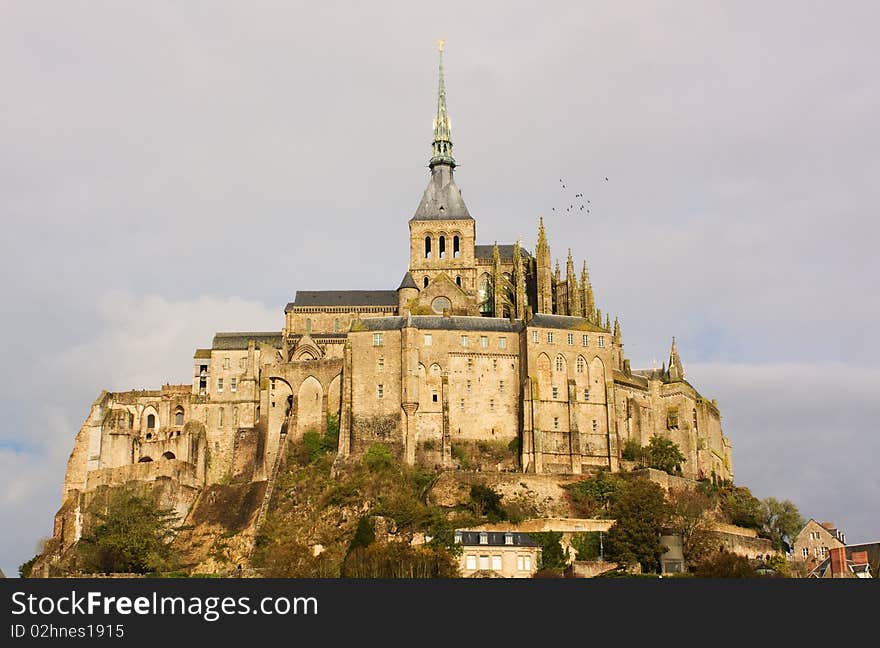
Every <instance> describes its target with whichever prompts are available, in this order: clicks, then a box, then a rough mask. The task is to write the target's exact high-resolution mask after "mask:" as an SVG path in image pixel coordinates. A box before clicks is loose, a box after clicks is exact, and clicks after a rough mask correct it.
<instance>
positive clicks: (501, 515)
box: [471, 484, 507, 522]
mask: <svg viewBox="0 0 880 648" xmlns="http://www.w3.org/2000/svg"><path fill="white" fill-rule="evenodd" d="M471 508H472V509H473V511H474V513H476V514H477V515H485V516H486V517H488V518H489V521H490V522H497V521H499V520H506V519H507V513H506V512H505V510H504V508H503V507H502V506H501V495H499V494H498V493H497V492H495V489H493V488H492V487H490V486H485V485H483V484H473V485H472V486H471Z"/></svg>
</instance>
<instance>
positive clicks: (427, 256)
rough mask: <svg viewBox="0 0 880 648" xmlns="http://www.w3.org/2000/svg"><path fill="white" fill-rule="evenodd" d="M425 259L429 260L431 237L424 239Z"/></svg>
mask: <svg viewBox="0 0 880 648" xmlns="http://www.w3.org/2000/svg"><path fill="white" fill-rule="evenodd" d="M425 258H426V259H430V258H431V237H430V236H426V237H425Z"/></svg>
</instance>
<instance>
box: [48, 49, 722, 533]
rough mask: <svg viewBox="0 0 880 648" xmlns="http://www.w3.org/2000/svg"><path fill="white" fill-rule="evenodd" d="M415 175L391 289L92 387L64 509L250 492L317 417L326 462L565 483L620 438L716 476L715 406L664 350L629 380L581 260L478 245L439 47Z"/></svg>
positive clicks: (607, 459)
mask: <svg viewBox="0 0 880 648" xmlns="http://www.w3.org/2000/svg"><path fill="white" fill-rule="evenodd" d="M428 166H429V167H430V179H429V181H428V186H427V187H426V188H425V190H424V194H423V195H422V198H421V201H420V202H419V204H418V207H417V208H416V210H415V213H414V214H413V215H412V217H411V218H410V219H409V231H410V239H409V240H410V250H409V267H408V268H406V269H405V270H404V269H402V270H403V271H402V272H401V275H402V280H401V281H400V284H399V286H398V287H397V289H396V290H395V289H389V290H373V291H362V290H340V291H311V290H300V291H297V293H296V296H295V298H294V300H293V301H292V302H291V303H289V304H287V306H286V307H285V309H284V320H283V327H282V328H281V329H280V330H278V331H271V332H235V333H217V334H216V335H215V336H214V339H213V343H212V344H211V347H210V348H205V349H197V350H196V352H195V355H194V361H193V373H192V376H193V380H192V384H191V385H166V386H165V387H162V388H161V389H158V390H155V391H132V392H120V393H108V392H103V393H102V394H101V396H100V397H99V398H98V400H96V401H95V403H94V404H93V405H92V408H91V412H90V415H89V417H88V419H87V420H86V422H85V424H84V425H83V427H82V429H81V430H80V432H79V434H78V435H77V438H76V442H75V446H74V450H73V453H72V454H71V457H70V460H69V465H68V472H67V477H66V480H65V485H64V501H65V505H66V506H67V505H69V506H73V501H74V500H75V499H77V498H71V496H73V495H75V494H77V493H79V494H82V493H86V492H89V491H92V490H94V489H95V488H97V487H98V486H101V485H112V484H116V483H124V482H125V481H128V480H131V479H135V480H147V481H149V480H156V479H158V478H161V477H168V478H171V479H174V480H176V483H178V484H179V485H181V486H182V487H187V488H192V489H198V488H201V487H202V486H204V485H205V484H212V483H217V482H219V481H221V480H224V479H228V478H229V477H233V478H239V479H240V478H245V479H248V480H253V481H260V480H267V479H269V478H270V476H271V475H272V473H273V470H274V467H275V466H276V465H277V463H276V459H277V458H278V457H279V456H281V454H282V453H281V452H280V450H281V449H282V448H283V447H284V444H285V443H286V441H287V440H288V439H296V438H300V437H301V436H302V435H303V433H304V432H306V431H308V430H310V429H315V430H319V431H322V430H325V429H326V426H327V424H328V415H329V417H330V419H331V420H333V418H334V417H337V418H336V420H338V424H339V428H340V433H339V447H338V457H337V462H339V463H340V464H343V463H344V462H346V461H348V460H350V458H351V457H356V456H358V455H359V454H360V453H363V452H364V450H365V449H366V448H368V447H369V446H370V445H372V444H374V443H383V444H387V445H389V446H390V447H392V448H393V449H394V451H395V452H396V453H397V454H398V456H399V457H400V458H401V459H402V460H403V461H405V462H407V463H410V464H414V463H419V464H421V465H425V466H427V467H431V468H436V469H452V468H455V467H456V465H457V459H456V456H455V453H454V452H453V448H454V446H455V445H456V444H467V443H472V444H474V445H475V446H479V447H482V448H486V447H488V446H487V444H489V446H497V447H499V448H504V449H507V448H510V449H511V450H510V452H511V453H512V454H511V456H514V454H513V453H516V455H518V456H517V457H516V458H517V466H518V469H520V470H522V471H524V472H532V473H558V474H562V473H565V474H579V473H583V472H585V471H587V470H591V469H595V468H597V467H604V468H608V469H610V470H619V464H620V460H621V450H622V448H623V445H624V443H625V442H626V441H627V440H628V439H635V440H637V441H639V442H640V443H641V444H645V443H647V442H648V440H649V439H650V438H651V436H652V435H661V436H664V437H668V438H670V439H672V440H673V441H675V443H677V444H678V445H679V447H680V448H681V450H682V452H683V453H684V455H685V457H686V458H687V460H686V462H685V463H684V465H683V470H684V474H685V476H686V477H690V478H701V477H709V476H711V475H712V474H713V473H714V474H715V475H717V476H718V477H719V478H722V479H732V478H733V472H732V471H733V469H732V462H731V447H730V443H729V441H728V439H727V437H725V436H724V434H723V433H722V430H721V422H720V416H719V412H718V409H717V407H716V405H715V404H714V402H713V401H710V400H707V399H705V398H703V397H702V396H701V395H700V394H699V392H697V390H696V389H695V388H694V387H693V386H692V385H691V384H690V383H689V382H687V380H686V379H685V371H684V368H683V365H682V362H681V360H680V358H679V356H678V352H677V350H676V346H675V341H674V340H673V343H672V349H671V351H670V354H669V361H668V363H665V364H664V367H663V368H662V369H659V370H658V369H652V370H638V369H632V368H631V367H630V363H629V360H627V359H626V357H625V354H624V345H623V338H622V335H621V328H620V325H619V323H618V322H617V321H616V320H615V321H614V323H613V324H612V323H611V322H610V321H609V318H608V317H607V316H605V318H604V320H603V315H602V313H601V312H600V310H599V309H598V308H597V307H596V302H595V299H594V294H593V288H592V286H591V284H590V277H589V275H588V273H587V267H586V264H584V265H583V266H582V267H581V269H580V273H579V274H578V273H577V272H576V267H575V264H574V262H573V260H572V257H571V253H570V252H569V254H568V259H567V262H566V264H565V272H564V274H563V273H562V272H561V271H560V267H559V264H558V262H557V263H556V265H555V267H554V266H553V264H552V261H551V252H550V246H549V244H548V239H547V235H546V232H545V230H544V225H543V222H541V223H540V224H539V226H538V232H537V244H536V246H535V248H534V250H528V249H526V248H525V247H523V246H521V245H520V243H514V244H511V245H499V244H495V245H479V244H477V232H476V221H475V220H474V218H473V217H472V216H471V214H470V213H469V211H468V208H467V206H466V205H465V203H464V200H463V199H462V196H461V192H460V191H459V188H458V186H457V185H456V181H455V175H454V174H455V167H456V162H455V159H454V158H453V155H452V139H451V132H450V124H449V117H448V115H447V110H446V93H445V86H444V79H443V66H442V52H441V62H440V80H439V94H438V100H437V114H436V117H435V120H434V138H433V144H432V156H431V158H430V161H429V165H428ZM401 224H402V223H401ZM392 285H393V284H392ZM56 532H57V529H56Z"/></svg>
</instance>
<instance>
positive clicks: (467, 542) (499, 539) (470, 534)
mask: <svg viewBox="0 0 880 648" xmlns="http://www.w3.org/2000/svg"><path fill="white" fill-rule="evenodd" d="M508 534H509V535H512V536H513V546H514V547H540V546H541V545H540V544H538V543H537V542H535V541H534V540H533V539H532V537H531V536H530V535H528V534H527V533H522V532H520V531H458V530H456V532H455V535H456V536H459V535H460V536H461V544H462V545H463V546H465V547H472V546H483V547H503V546H505V545H506V546H508V547H509V546H511V545H507V543H506V542H505V541H504V536H506V535H508ZM481 535H485V536H487V537H486V539H487V542H486V543H485V544H481V543H480V536H481Z"/></svg>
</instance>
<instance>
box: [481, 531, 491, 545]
mask: <svg viewBox="0 0 880 648" xmlns="http://www.w3.org/2000/svg"><path fill="white" fill-rule="evenodd" d="M480 544H481V545H487V544H489V534H488V533H486V532H485V531H480Z"/></svg>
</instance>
